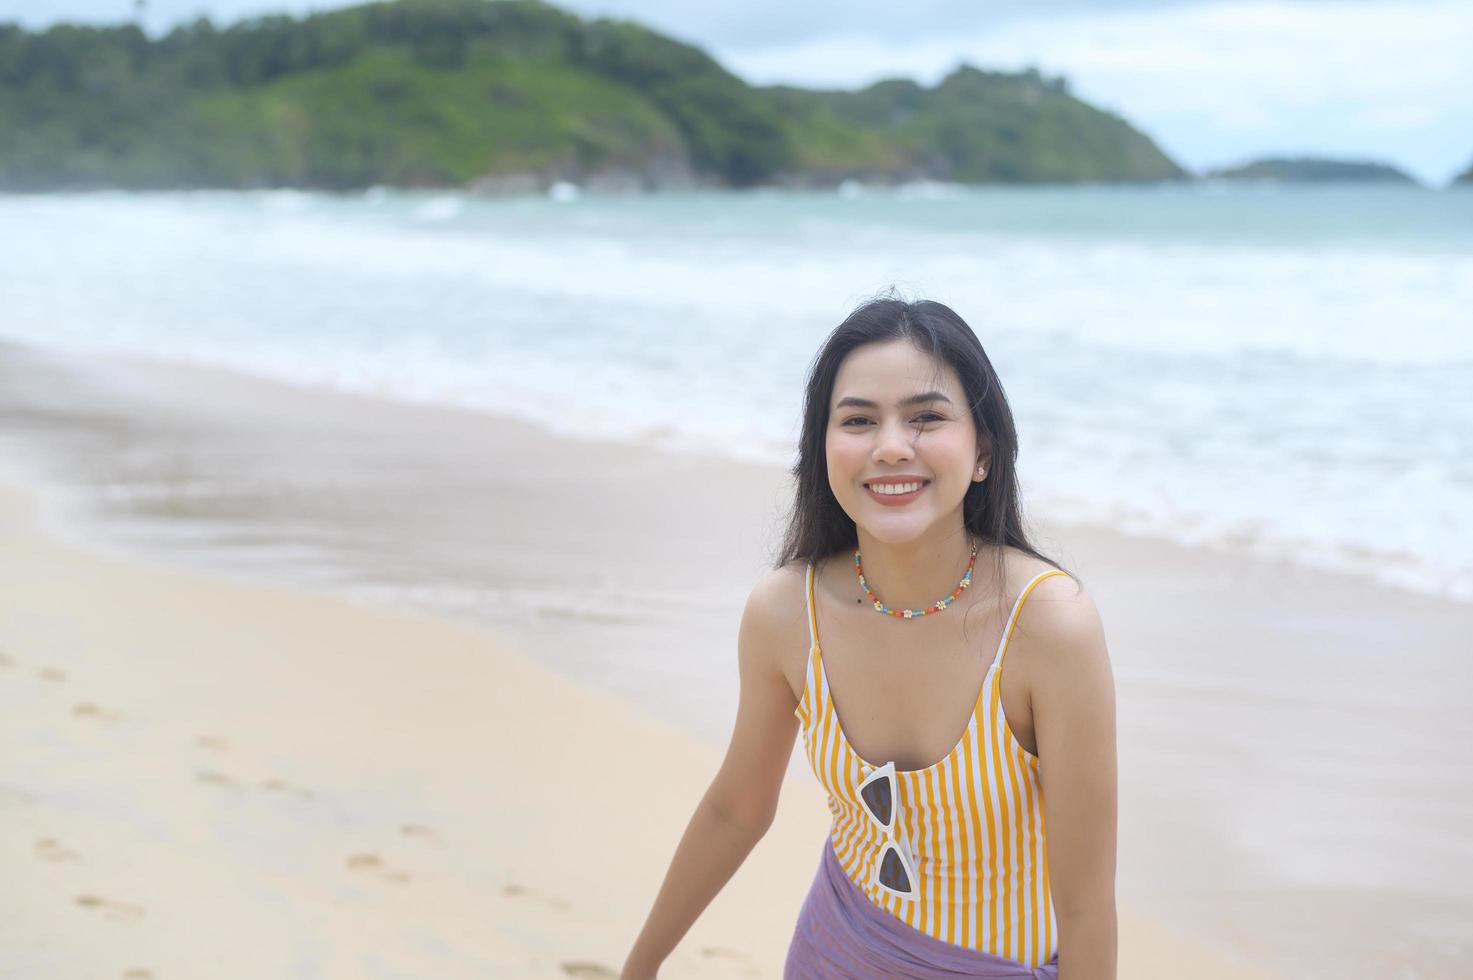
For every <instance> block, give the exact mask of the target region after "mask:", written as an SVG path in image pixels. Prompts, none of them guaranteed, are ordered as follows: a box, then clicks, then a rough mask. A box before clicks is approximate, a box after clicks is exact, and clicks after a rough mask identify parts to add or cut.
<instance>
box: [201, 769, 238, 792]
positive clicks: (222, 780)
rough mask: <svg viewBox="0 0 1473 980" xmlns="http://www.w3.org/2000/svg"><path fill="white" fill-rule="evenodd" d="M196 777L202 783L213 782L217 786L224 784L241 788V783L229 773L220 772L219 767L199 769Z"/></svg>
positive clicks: (230, 787) (232, 787)
mask: <svg viewBox="0 0 1473 980" xmlns="http://www.w3.org/2000/svg"><path fill="white" fill-rule="evenodd" d="M194 778H195V779H198V780H199V781H200V782H202V783H213V784H214V785H216V786H224V787H226V788H227V789H240V783H238V782H236V781H235V777H234V776H231V775H230V774H229V773H223V772H220V771H219V770H218V769H198V770H196V771H195V773H194Z"/></svg>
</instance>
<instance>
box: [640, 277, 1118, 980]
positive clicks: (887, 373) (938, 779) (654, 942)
mask: <svg viewBox="0 0 1473 980" xmlns="http://www.w3.org/2000/svg"><path fill="white" fill-rule="evenodd" d="M1017 451H1018V447H1017V442H1016V434H1015V430H1014V426H1013V420H1012V414H1011V412H1010V410H1009V408H1008V405H1007V401H1006V399H1005V397H1004V394H1003V389H1002V385H1001V383H1000V382H999V380H998V378H997V375H996V373H995V372H994V371H993V368H992V364H991V362H990V361H989V360H988V358H987V355H986V353H985V352H984V351H983V349H982V346H981V344H980V343H979V342H978V340H977V338H976V335H975V334H973V332H972V330H971V328H970V327H968V326H967V325H966V323H965V322H963V321H962V319H961V318H960V317H959V316H957V315H956V313H954V312H953V311H952V310H950V309H949V308H947V307H946V306H943V305H941V304H940V303H935V302H928V301H922V302H916V303H905V302H902V301H900V300H898V299H889V298H885V299H877V300H873V301H871V302H869V303H866V304H864V305H863V306H861V307H859V308H858V309H857V310H855V311H854V312H853V313H852V314H851V315H850V316H849V317H848V318H846V319H845V321H844V322H843V323H842V324H840V325H839V326H838V327H837V328H836V329H835V330H834V331H833V333H832V334H830V336H829V338H828V339H827V341H826V342H825V344H824V346H823V348H822V349H821V350H820V351H819V354H818V356H817V358H816V359H815V361H814V364H813V368H812V371H811V374H810V377H809V382H808V388H807V395H806V401H805V408H804V419H803V432H802V435H801V437H800V443H799V456H798V461H797V463H796V465H795V467H794V476H795V477H796V480H797V488H796V499H795V504H794V508H793V513H792V518H791V523H790V525H789V528H788V532H787V536H786V540H785V541H784V544H783V548H782V552H781V555H780V558H779V560H778V563H777V566H778V567H777V568H776V570H775V571H773V572H772V573H770V574H769V575H767V576H766V577H765V578H764V579H763V580H762V581H760V582H759V583H758V584H757V585H756V587H755V588H754V589H753V590H752V593H751V596H750V597H749V598H748V600H747V604H746V608H745V611H744V613H743V616H742V622H741V627H740V630H739V635H738V660H739V664H740V674H741V698H740V702H739V705H738V710H737V720H736V727H735V731H734V733H733V735H732V740H731V744H730V747H729V748H728V750H727V754H726V758H725V760H724V761H723V763H722V765H721V768H720V770H719V771H718V772H717V774H716V777H715V779H714V780H713V782H712V784H711V786H710V788H709V790H708V791H707V793H706V795H705V797H704V798H703V799H702V801H701V803H700V804H699V806H698V807H697V808H696V812H695V815H694V816H693V817H692V819H691V821H690V824H689V826H688V827H687V829H686V832H685V835H684V837H683V838H682V839H681V841H680V844H679V846H678V848H677V849H676V853H675V857H674V859H673V861H672V862H671V866H670V869H669V871H668V872H667V874H666V876H665V881H664V883H663V885H662V886H661V888H660V892H659V894H658V896H657V897H656V899H655V904H654V908H653V909H652V910H651V912H650V915H649V917H648V919H647V921H646V922H645V926H644V929H643V930H642V931H641V933H640V935H639V938H638V939H637V940H636V942H635V944H634V947H633V949H632V950H631V952H630V954H629V957H628V960H627V962H626V964H625V967H624V972H623V974H622V976H623V977H624V978H626V980H642V978H648V977H653V976H655V973H656V970H657V969H658V966H659V964H660V963H661V962H663V961H664V959H665V957H666V956H667V955H668V954H669V952H670V950H671V949H673V948H674V946H675V944H676V943H677V942H678V941H679V940H680V938H681V937H682V936H684V935H685V933H686V931H687V930H688V929H689V928H690V925H691V923H692V922H694V920H695V918H696V917H697V916H698V915H699V914H700V913H701V911H702V910H704V909H705V907H706V906H707V905H708V904H709V903H710V901H711V899H712V898H714V897H715V895H716V894H717V892H719V891H720V889H721V888H722V886H724V885H725V884H726V882H727V881H728V880H729V879H730V877H731V875H732V874H733V873H734V872H735V871H736V869H737V868H738V867H739V866H740V865H741V863H742V861H743V860H745V858H746V856H747V854H748V853H750V851H751V849H752V847H753V846H754V845H755V844H756V843H757V841H758V840H760V839H761V837H762V836H763V834H764V833H765V832H766V830H767V828H768V827H769V826H770V824H771V822H772V819H773V816H774V814H775V812H776V808H777V801H778V793H779V789H780V787H781V784H782V779H783V774H784V772H785V770H786V766H787V761H788V758H789V755H790V753H791V751H792V745H793V739H794V737H795V736H796V735H797V734H798V733H799V732H800V731H801V733H802V735H803V739H804V744H805V746H806V748H807V755H808V758H809V761H810V763H811V764H812V765H813V769H814V773H815V775H816V776H817V777H818V779H819V780H820V782H821V783H822V784H823V785H824V787H825V788H826V789H827V790H828V792H829V809H830V810H831V812H832V813H833V815H834V821H833V827H832V830H831V833H830V836H829V837H828V838H827V839H826V840H825V841H824V844H823V851H822V855H821V859H820V863H819V869H818V874H817V876H816V877H815V879H814V882H813V887H812V889H811V890H810V892H809V894H808V896H807V898H806V899H805V901H804V903H803V908H802V911H801V912H800V914H799V919H798V923H797V927H796V928H795V930H794V934H793V938H792V941H791V943H790V947H789V952H788V957H787V964H786V968H785V971H784V975H785V977H787V978H788V980H808V978H820V977H824V978H828V977H835V978H849V977H853V978H874V977H897V978H898V977H906V978H933V977H958V976H973V977H999V978H1001V977H1018V978H1023V977H1033V978H1059V980H1113V978H1114V977H1115V960H1116V931H1115V930H1116V923H1115V895H1114V892H1115V886H1114V879H1115V829H1116V786H1115V709H1114V686H1113V681H1112V678H1111V671H1110V665H1109V658H1108V654H1107V651H1106V646H1105V639H1104V634H1103V629H1102V627H1101V623H1100V617H1099V614H1098V611H1097V610H1096V608H1095V606H1094V604H1093V602H1092V601H1091V600H1090V598H1089V596H1088V595H1087V593H1086V592H1085V591H1084V588H1083V586H1082V585H1081V584H1079V583H1078V581H1077V580H1075V579H1074V578H1073V577H1072V576H1070V575H1069V574H1068V573H1066V572H1064V571H1063V570H1061V569H1060V568H1058V567H1057V566H1056V565H1055V564H1054V563H1053V562H1051V561H1049V560H1048V559H1047V558H1045V557H1044V556H1043V555H1042V554H1040V553H1039V552H1038V550H1037V549H1035V548H1034V547H1033V546H1032V545H1031V544H1030V543H1029V541H1028V537H1027V534H1026V532H1025V530H1024V528H1023V521H1022V515H1021V508H1020V506H1019V503H1018V487H1017V478H1016V472H1015V469H1014V463H1015V460H1016V457H1017ZM805 635H806V641H807V642H806V644H805ZM1004 666H1005V667H1006V669H1004ZM841 715H842V723H841V721H840V717H841ZM959 732H960V733H961V735H960V737H958V733H959ZM1045 828H1047V830H1046V832H1045Z"/></svg>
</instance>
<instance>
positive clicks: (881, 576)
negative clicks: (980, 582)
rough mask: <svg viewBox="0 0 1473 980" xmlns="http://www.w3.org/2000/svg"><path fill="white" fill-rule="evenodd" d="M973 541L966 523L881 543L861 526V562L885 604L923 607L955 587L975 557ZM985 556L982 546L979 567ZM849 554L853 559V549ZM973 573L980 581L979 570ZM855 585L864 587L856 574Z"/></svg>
mask: <svg viewBox="0 0 1473 980" xmlns="http://www.w3.org/2000/svg"><path fill="white" fill-rule="evenodd" d="M972 544H973V539H972V537H971V535H970V534H969V533H968V532H967V529H966V527H965V526H961V525H959V526H957V527H956V528H954V529H950V530H946V531H942V532H940V533H939V534H936V535H927V536H924V537H921V538H917V539H915V540H914V541H906V542H903V543H901V544H887V543H886V542H883V541H878V540H876V539H874V538H872V537H870V536H869V535H868V534H866V533H865V532H864V531H863V530H860V531H859V550H860V557H859V560H860V565H861V567H862V569H863V571H864V579H865V583H866V584H867V585H868V586H869V589H870V591H871V592H873V593H874V594H875V596H876V597H877V598H878V599H879V600H880V601H881V602H883V603H884V604H885V605H886V606H888V607H889V608H891V609H924V608H926V607H928V606H932V605H934V604H935V603H936V601H937V600H938V599H944V598H946V597H947V596H949V595H951V593H952V592H953V591H955V590H956V587H957V585H958V584H959V583H960V582H961V578H962V576H963V575H964V574H966V571H967V563H968V562H969V561H971V558H972ZM986 557H987V555H986V554H985V553H984V551H983V550H981V549H979V550H978V552H977V565H978V566H982V564H983V560H984V558H986ZM850 558H851V561H852V558H853V555H852V553H851V554H850ZM985 574H986V573H985V571H984V573H983V577H985ZM972 577H973V583H972V584H973V585H975V584H977V578H978V573H977V571H976V570H974V571H973V573H972ZM854 588H855V589H856V590H857V589H858V588H859V581H858V578H857V577H856V578H855V580H854ZM969 588H970V586H969ZM861 595H863V593H861Z"/></svg>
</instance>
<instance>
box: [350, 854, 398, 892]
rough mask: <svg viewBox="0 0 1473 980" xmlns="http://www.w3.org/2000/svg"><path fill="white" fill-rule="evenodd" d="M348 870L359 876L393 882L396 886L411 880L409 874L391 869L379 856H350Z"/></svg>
mask: <svg viewBox="0 0 1473 980" xmlns="http://www.w3.org/2000/svg"><path fill="white" fill-rule="evenodd" d="M348 870H349V871H352V872H355V873H357V874H369V875H373V876H374V877H375V878H379V879H381V880H383V881H391V882H393V883H394V884H396V885H403V884H406V883H408V881H409V879H410V875H409V872H407V871H401V870H399V869H398V868H391V867H389V866H388V865H386V864H384V860H383V858H381V857H379V856H378V855H377V854H350V855H349V856H348Z"/></svg>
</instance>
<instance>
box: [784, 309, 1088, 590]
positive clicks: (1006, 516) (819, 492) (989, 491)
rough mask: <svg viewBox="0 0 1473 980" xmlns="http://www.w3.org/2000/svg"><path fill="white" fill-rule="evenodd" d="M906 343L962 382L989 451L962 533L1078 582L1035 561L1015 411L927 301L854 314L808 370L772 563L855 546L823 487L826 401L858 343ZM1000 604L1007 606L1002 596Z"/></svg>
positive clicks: (958, 331)
mask: <svg viewBox="0 0 1473 980" xmlns="http://www.w3.org/2000/svg"><path fill="white" fill-rule="evenodd" d="M892 340H905V341H908V342H910V343H911V344H914V345H915V347H916V349H917V350H919V351H921V352H922V353H928V354H930V355H931V356H932V357H933V358H935V359H936V361H937V362H939V363H945V364H949V365H950V366H951V368H952V369H953V370H954V371H956V373H957V377H958V378H960V379H961V383H962V390H963V391H964V392H965V393H966V396H967V403H968V406H969V408H970V409H971V412H972V420H973V422H975V423H976V426H977V437H978V441H979V443H980V444H981V447H980V448H989V449H990V451H991V456H992V458H991V461H990V463H989V465H988V468H987V478H986V479H985V480H983V481H981V482H980V483H976V482H974V483H973V484H972V485H971V487H970V488H968V490H967V494H966V496H965V497H964V498H963V505H962V514H963V523H964V524H965V525H966V528H967V529H968V530H969V531H970V532H971V533H972V534H973V535H974V536H976V537H978V538H980V539H981V540H982V541H983V542H984V543H991V544H994V545H1009V546H1012V547H1014V548H1017V549H1018V550H1019V551H1022V552H1025V553H1027V554H1029V555H1032V556H1033V557H1035V558H1038V559H1040V560H1042V561H1044V562H1047V563H1048V564H1050V565H1052V566H1054V567H1055V568H1057V569H1059V570H1060V571H1063V572H1065V573H1066V574H1068V575H1069V576H1070V577H1071V578H1073V579H1074V580H1075V581H1076V582H1079V581H1081V580H1080V579H1079V577H1078V576H1077V575H1074V573H1072V572H1069V571H1068V569H1065V568H1064V567H1063V566H1062V565H1060V564H1059V563H1058V562H1057V561H1055V560H1054V559H1052V558H1049V557H1048V556H1047V555H1044V554H1043V553H1041V552H1040V551H1039V550H1038V549H1037V548H1036V547H1034V545H1033V543H1032V542H1030V541H1029V540H1028V532H1027V530H1026V528H1025V527H1024V522H1023V509H1022V505H1021V504H1020V502H1019V497H1018V474H1017V460H1018V433H1017V429H1016V428H1015V427H1014V425H1013V413H1012V410H1011V409H1010V408H1009V407H1008V400H1007V397H1006V395H1005V394H1004V393H1003V387H1002V381H1001V380H999V379H998V376H997V372H996V371H995V370H993V367H992V362H991V361H990V360H988V358H987V352H986V351H984V350H983V349H982V343H981V341H979V340H978V339H977V335H976V334H975V333H973V332H972V328H971V327H969V326H967V323H966V321H965V320H963V319H962V318H961V317H959V316H957V314H956V312H955V311H953V310H952V309H951V308H950V307H948V306H945V305H943V304H941V303H937V302H934V301H932V300H917V301H916V302H912V303H908V302H905V301H904V300H902V299H899V298H896V297H895V296H893V295H882V296H880V297H878V298H875V299H871V300H869V301H867V302H865V303H862V304H861V305H860V306H858V307H857V308H856V309H855V310H854V311H853V312H852V313H850V314H849V315H848V316H847V317H845V318H844V322H843V323H841V324H839V325H838V326H837V327H835V328H834V330H833V332H832V333H830V334H829V336H828V339H827V340H825V341H824V343H823V346H822V347H821V348H819V351H818V354H817V355H815V357H814V359H813V363H812V364H811V365H810V367H809V373H808V385H807V390H806V392H805V394H804V399H803V431H802V433H801V434H800V435H799V437H798V458H797V461H796V462H795V463H794V464H793V468H792V471H791V472H792V475H793V478H794V480H795V484H796V485H795V487H794V494H793V509H792V513H791V516H790V517H789V520H788V527H787V531H786V533H785V534H784V535H783V543H782V545H781V547H780V549H779V551H778V557H777V559H776V560H775V561H774V563H773V566H774V567H775V568H781V567H782V566H783V565H786V564H787V563H788V562H790V561H795V560H799V561H805V562H808V561H811V562H815V563H816V562H818V561H819V560H820V559H822V558H826V557H828V556H829V555H832V554H834V553H836V552H839V551H846V550H847V551H852V550H853V549H854V548H855V547H856V546H857V545H858V542H859V537H858V532H857V531H856V530H855V527H854V520H853V518H851V517H850V516H849V515H848V514H847V513H845V511H844V508H843V507H841V506H839V501H838V500H837V499H836V498H835V497H834V492H833V490H832V489H831V488H830V487H829V479H828V461H827V459H826V455H825V451H824V443H825V432H826V430H827V428H828V422H829V401H830V399H831V397H832V396H833V391H834V379H835V378H836V377H837V376H838V373H839V366H840V365H841V364H842V363H843V361H844V358H845V357H846V356H848V354H849V352H850V351H852V350H854V349H855V348H856V347H860V346H862V345H864V344H872V343H881V342H885V341H892ZM996 554H997V560H996V578H995V581H997V582H999V583H1001V582H1003V581H1004V579H1003V574H1004V571H1005V566H1004V559H1005V555H1004V549H1003V548H1002V547H998V548H996ZM1006 598H1009V599H1010V598H1011V597H1010V596H1009V597H1006Z"/></svg>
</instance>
